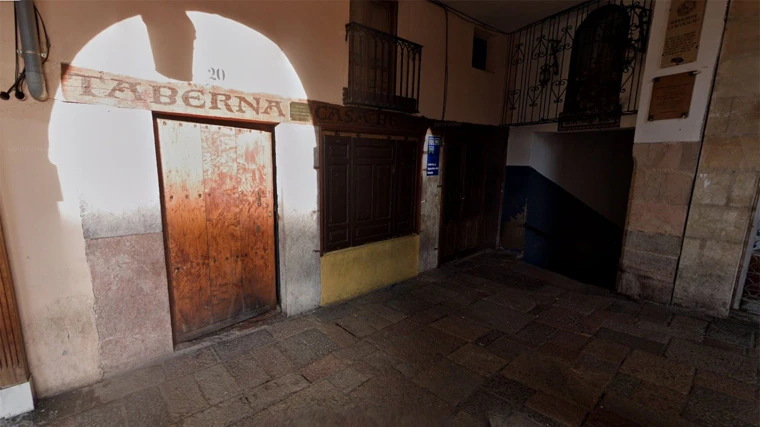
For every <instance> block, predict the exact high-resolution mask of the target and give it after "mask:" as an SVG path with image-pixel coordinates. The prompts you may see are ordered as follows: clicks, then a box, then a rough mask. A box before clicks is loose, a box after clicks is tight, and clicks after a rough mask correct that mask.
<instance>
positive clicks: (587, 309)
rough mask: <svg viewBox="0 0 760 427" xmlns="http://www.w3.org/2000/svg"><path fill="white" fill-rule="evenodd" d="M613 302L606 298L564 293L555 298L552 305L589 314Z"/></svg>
mask: <svg viewBox="0 0 760 427" xmlns="http://www.w3.org/2000/svg"><path fill="white" fill-rule="evenodd" d="M613 302H615V301H614V300H613V299H612V298H608V297H602V296H597V295H586V294H579V293H575V292H566V293H564V294H562V295H560V296H559V297H558V298H557V301H555V302H554V305H555V306H557V307H561V308H564V309H567V310H572V311H577V312H579V313H582V314H591V313H593V312H594V311H596V310H602V309H604V308H606V307H608V306H610V305H611V304H612V303H613Z"/></svg>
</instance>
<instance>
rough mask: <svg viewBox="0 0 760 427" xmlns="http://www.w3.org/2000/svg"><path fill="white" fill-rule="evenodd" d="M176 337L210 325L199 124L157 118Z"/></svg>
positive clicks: (181, 338) (179, 339)
mask: <svg viewBox="0 0 760 427" xmlns="http://www.w3.org/2000/svg"><path fill="white" fill-rule="evenodd" d="M158 130H159V140H160V144H159V146H160V153H161V171H162V174H163V190H164V191H163V197H164V216H165V222H166V229H165V236H166V244H167V252H168V256H167V259H168V270H169V275H170V277H169V280H170V282H171V286H170V296H171V298H172V323H173V329H174V335H175V339H176V340H177V341H182V340H183V337H185V336H186V335H187V334H189V333H191V332H193V331H195V330H196V329H200V328H202V327H204V326H207V325H209V324H210V323H211V311H210V307H209V305H208V301H209V296H210V288H209V262H208V261H209V259H208V240H207V237H206V236H207V227H206V203H205V198H204V189H203V156H202V152H201V128H200V125H198V124H196V123H183V122H179V121H174V120H167V119H160V120H159V121H158Z"/></svg>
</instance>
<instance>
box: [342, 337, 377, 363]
mask: <svg viewBox="0 0 760 427" xmlns="http://www.w3.org/2000/svg"><path fill="white" fill-rule="evenodd" d="M376 351H378V350H377V347H376V346H375V344H373V343H372V342H370V341H367V340H363V341H359V342H357V343H355V344H352V345H351V346H349V347H346V348H343V349H340V350H338V351H336V352H335V353H333V354H334V355H335V357H337V358H338V359H340V360H343V361H344V362H346V363H349V364H350V363H354V362H356V361H359V360H361V359H363V358H364V357H366V356H367V355H369V354H371V353H374V352H376Z"/></svg>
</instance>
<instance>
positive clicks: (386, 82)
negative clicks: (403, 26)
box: [343, 22, 422, 113]
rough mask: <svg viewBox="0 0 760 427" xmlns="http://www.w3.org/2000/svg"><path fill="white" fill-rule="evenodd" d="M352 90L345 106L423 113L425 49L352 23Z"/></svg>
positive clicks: (349, 30)
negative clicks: (421, 77)
mask: <svg viewBox="0 0 760 427" xmlns="http://www.w3.org/2000/svg"><path fill="white" fill-rule="evenodd" d="M346 41H347V42H348V55H349V56H348V87H347V88H344V89H343V104H345V105H357V106H363V107H373V108H381V109H386V110H395V111H402V112H405V113H416V112H418V111H419V98H420V66H421V65H422V46H421V45H418V44H417V43H413V42H410V41H409V40H405V39H402V38H400V37H396V36H394V35H392V34H388V33H384V32H382V31H378V30H375V29H373V28H370V27H367V26H364V25H361V24H358V23H356V22H351V23H349V24H347V25H346Z"/></svg>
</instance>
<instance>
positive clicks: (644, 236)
mask: <svg viewBox="0 0 760 427" xmlns="http://www.w3.org/2000/svg"><path fill="white" fill-rule="evenodd" d="M699 146H700V144H699V143H698V142H676V143H662V144H634V145H633V157H634V172H633V178H632V181H631V194H630V198H629V207H628V220H627V223H626V230H625V238H624V240H623V250H622V254H621V257H620V273H619V275H618V291H619V292H621V293H624V294H626V295H631V296H635V297H637V298H640V299H643V300H648V301H655V302H658V303H661V304H668V303H670V298H671V295H672V294H673V286H674V284H675V281H676V269H677V267H678V257H679V256H680V254H681V242H682V239H683V231H684V227H685V225H686V215H687V212H688V207H689V198H690V194H691V188H692V183H693V182H694V174H695V172H696V167H697V158H698V156H699Z"/></svg>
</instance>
